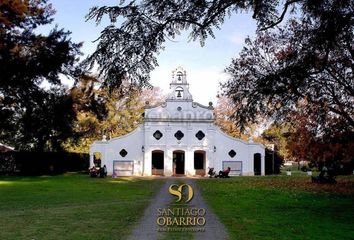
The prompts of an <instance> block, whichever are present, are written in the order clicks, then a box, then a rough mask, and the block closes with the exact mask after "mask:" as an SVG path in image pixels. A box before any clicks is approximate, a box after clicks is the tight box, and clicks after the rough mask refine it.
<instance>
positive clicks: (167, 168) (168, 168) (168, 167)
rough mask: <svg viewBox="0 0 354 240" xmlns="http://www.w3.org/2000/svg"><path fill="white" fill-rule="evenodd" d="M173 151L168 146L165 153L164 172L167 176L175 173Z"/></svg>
mask: <svg viewBox="0 0 354 240" xmlns="http://www.w3.org/2000/svg"><path fill="white" fill-rule="evenodd" d="M172 155H173V152H172V151H171V150H169V149H168V148H166V151H165V154H164V158H165V159H164V174H165V176H172V173H173V169H172V168H173V160H172V158H173V156H172Z"/></svg>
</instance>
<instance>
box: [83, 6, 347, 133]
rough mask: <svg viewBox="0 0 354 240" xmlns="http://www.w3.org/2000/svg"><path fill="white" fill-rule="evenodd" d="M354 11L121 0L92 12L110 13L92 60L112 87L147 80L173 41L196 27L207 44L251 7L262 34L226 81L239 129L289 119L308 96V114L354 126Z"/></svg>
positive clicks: (98, 15) (96, 15)
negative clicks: (261, 121) (229, 19)
mask: <svg viewBox="0 0 354 240" xmlns="http://www.w3.org/2000/svg"><path fill="white" fill-rule="evenodd" d="M353 8H354V1H353V0H344V1H343V0H325V1H315V0H310V1H303V0H287V1H280V0H278V1H277V0H275V1H261V0H254V1H221V0H214V1H204V0H198V1H148V0H146V1H139V2H136V1H121V5H119V6H111V7H108V6H103V7H94V8H92V9H91V11H90V13H89V14H88V16H87V19H94V20H95V21H96V22H97V23H100V21H101V19H102V18H103V17H104V16H108V17H109V19H110V21H111V24H110V25H109V26H107V27H106V28H105V30H104V31H102V33H101V36H100V37H99V38H98V47H97V49H96V51H95V52H94V53H93V54H92V55H91V56H90V57H89V58H88V59H87V64H91V65H93V64H95V63H97V64H98V66H99V69H100V71H101V74H102V76H105V84H106V85H108V86H119V85H120V84H121V82H122V80H123V79H129V80H130V81H133V82H138V83H141V84H145V83H146V82H147V81H148V80H149V73H150V72H151V70H153V69H154V67H156V66H157V65H158V62H157V54H158V53H159V52H160V51H162V50H163V47H164V42H165V41H166V40H168V39H171V38H172V39H173V38H174V37H175V36H176V35H178V34H180V32H181V31H184V30H190V35H189V36H190V39H192V40H198V39H199V41H200V42H201V44H202V45H203V44H204V41H205V39H206V38H208V37H215V35H214V32H215V30H216V29H218V28H221V27H222V24H223V22H224V20H225V18H227V17H228V16H230V15H231V14H237V13H238V12H241V11H249V12H252V13H253V15H252V16H253V18H254V19H255V20H256V21H257V24H258V31H257V37H256V39H254V40H252V39H247V40H246V46H245V48H244V49H243V50H242V52H241V54H240V56H239V57H236V58H235V59H233V61H232V63H231V64H230V66H229V67H228V68H227V69H226V71H227V72H228V73H229V74H230V75H231V78H230V81H228V82H227V83H226V84H224V85H223V90H224V94H225V95H227V96H228V97H230V98H231V99H232V100H233V101H234V103H235V106H236V107H237V109H236V110H235V111H234V112H235V115H234V116H233V117H234V120H235V122H236V123H237V124H238V126H240V127H241V128H242V127H244V126H245V125H246V124H247V122H256V121H257V119H258V118H260V117H262V118H264V117H270V118H272V119H284V117H285V116H287V115H288V114H289V112H290V111H291V110H293V109H295V108H296V105H297V104H298V102H299V101H306V102H307V103H308V106H309V107H308V110H309V112H311V111H312V110H313V108H311V107H312V106H315V108H316V109H318V107H320V108H322V109H323V112H324V113H325V114H322V115H319V117H323V119H322V121H326V118H327V117H330V118H332V117H334V118H341V119H342V120H343V121H345V122H346V123H348V124H349V125H350V126H352V127H353V126H354V119H353V106H354V104H353V93H354V91H353V86H354V84H353V56H354V55H353V53H354V50H353V21H354V20H353V13H354V11H353ZM285 18H287V19H289V20H288V21H286V22H285V20H284V19H285ZM311 109H312V110H311ZM314 114H316V113H314Z"/></svg>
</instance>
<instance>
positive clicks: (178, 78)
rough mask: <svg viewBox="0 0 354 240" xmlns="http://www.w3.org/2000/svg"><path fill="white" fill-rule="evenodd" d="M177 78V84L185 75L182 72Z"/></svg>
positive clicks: (178, 73)
mask: <svg viewBox="0 0 354 240" xmlns="http://www.w3.org/2000/svg"><path fill="white" fill-rule="evenodd" d="M176 76H177V82H181V81H182V76H183V73H182V72H177V74H176Z"/></svg>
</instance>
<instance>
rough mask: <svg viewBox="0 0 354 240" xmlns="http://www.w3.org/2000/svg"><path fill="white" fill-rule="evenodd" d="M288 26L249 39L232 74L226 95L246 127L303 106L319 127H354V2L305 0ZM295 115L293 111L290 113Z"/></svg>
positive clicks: (349, 0) (234, 60)
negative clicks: (259, 119)
mask: <svg viewBox="0 0 354 240" xmlns="http://www.w3.org/2000/svg"><path fill="white" fill-rule="evenodd" d="M299 6H301V11H299V12H298V15H299V16H294V18H292V19H290V20H289V21H288V22H287V23H286V25H285V26H284V27H281V28H279V29H276V30H272V31H266V32H259V33H258V34H257V37H256V39H255V40H251V39H247V40H246V46H245V47H244V48H243V50H242V51H241V53H240V57H238V58H235V59H233V61H232V63H231V65H230V66H229V67H228V68H227V70H226V71H227V72H228V73H229V74H230V75H231V76H232V78H231V79H230V80H229V81H228V82H227V83H226V84H224V85H223V88H224V91H225V92H224V93H225V94H226V95H227V96H229V97H231V98H232V99H233V101H234V102H235V103H236V106H238V109H237V111H235V115H234V118H235V120H236V121H237V123H238V124H239V125H240V126H241V127H242V126H244V125H245V124H246V123H247V122H254V121H256V119H257V117H259V116H260V115H261V116H266V117H270V118H274V119H278V120H284V119H285V118H286V117H288V116H289V115H290V118H292V117H293V116H292V115H293V113H292V112H293V111H294V110H296V109H297V108H299V106H300V107H302V110H301V111H303V112H304V114H305V115H307V116H313V118H314V121H316V122H317V123H318V126H319V130H321V131H323V129H326V128H329V129H331V128H332V127H333V126H335V125H338V123H340V122H341V123H342V124H343V125H347V126H349V127H348V128H349V129H351V130H350V131H353V128H354V107H353V106H354V105H353V99H354V87H353V86H354V77H353V70H354V68H353V61H354V51H353V34H354V1H352V0H347V1H342V0H340V1H339V0H335V1H303V2H301V3H300V4H299ZM289 113H290V114H289Z"/></svg>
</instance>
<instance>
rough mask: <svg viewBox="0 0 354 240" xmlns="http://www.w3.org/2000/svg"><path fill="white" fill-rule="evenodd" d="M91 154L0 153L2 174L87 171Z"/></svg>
mask: <svg viewBox="0 0 354 240" xmlns="http://www.w3.org/2000/svg"><path fill="white" fill-rule="evenodd" d="M88 167H89V154H84V153H69V152H7V153H0V174H11V175H12V174H16V175H43V174H60V173H64V172H68V171H87V169H88Z"/></svg>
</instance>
